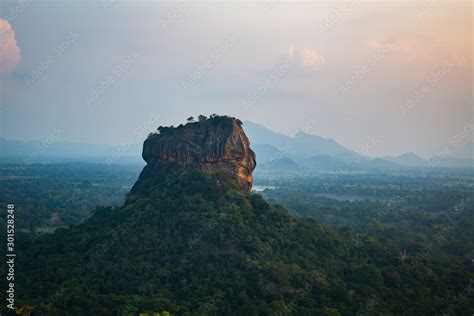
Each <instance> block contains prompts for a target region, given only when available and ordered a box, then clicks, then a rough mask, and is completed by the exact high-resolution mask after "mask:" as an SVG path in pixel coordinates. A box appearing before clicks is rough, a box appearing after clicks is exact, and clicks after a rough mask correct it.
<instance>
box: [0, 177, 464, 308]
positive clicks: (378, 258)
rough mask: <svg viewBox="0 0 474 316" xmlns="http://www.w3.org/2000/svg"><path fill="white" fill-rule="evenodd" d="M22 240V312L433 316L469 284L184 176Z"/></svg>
mask: <svg viewBox="0 0 474 316" xmlns="http://www.w3.org/2000/svg"><path fill="white" fill-rule="evenodd" d="M19 237H20V240H19V241H18V244H19V246H17V248H18V249H22V251H21V252H20V253H19V254H18V259H19V261H18V267H17V278H16V284H17V285H16V287H17V288H16V291H17V292H16V296H17V298H18V300H19V304H18V306H25V305H29V306H32V307H33V310H34V311H42V312H43V315H44V314H46V315H50V314H51V315H138V313H139V312H150V313H151V312H161V313H163V311H167V312H170V313H171V314H172V315H196V314H197V315H228V314H235V315H356V314H359V315H387V314H393V315H415V314H420V315H421V314H425V315H431V314H433V315H434V314H435V311H436V310H438V311H439V310H442V309H443V308H449V307H450V300H452V299H453V298H454V297H455V295H456V292H457V291H459V290H460V289H463V288H465V287H466V286H467V285H468V284H467V282H468V279H469V278H468V277H469V275H468V272H467V271H464V270H459V269H457V267H456V266H453V265H450V264H449V263H448V262H441V263H440V264H439V265H437V267H438V269H439V270H436V271H431V272H430V273H428V272H426V271H423V269H422V267H420V266H416V265H414V266H411V265H410V266H407V265H404V263H403V262H402V260H401V259H400V258H399V256H398V254H397V253H391V252H390V249H384V248H382V247H381V246H380V245H379V244H378V243H377V241H374V240H362V241H361V240H358V239H356V238H355V235H354V234H353V233H351V231H350V230H341V231H337V230H335V229H331V228H326V227H324V226H322V225H320V224H318V223H317V222H315V221H314V220H312V219H306V218H298V217H294V216H292V215H289V214H288V212H287V211H286V210H285V209H283V208H282V207H279V206H271V205H269V204H268V203H267V202H265V201H264V200H263V199H262V197H261V196H260V195H256V194H243V193H240V191H239V190H238V185H237V183H235V182H233V180H229V179H228V178H227V177H226V176H225V175H223V174H214V175H210V174H204V173H200V172H197V171H195V172H184V171H181V170H179V169H174V170H168V172H167V173H165V174H163V177H160V178H156V179H155V180H154V182H153V183H149V186H147V188H146V190H144V191H142V192H140V194H136V195H134V196H129V197H128V199H127V201H126V202H125V204H124V205H123V206H122V207H119V208H110V207H109V208H100V209H96V210H95V211H94V214H93V215H92V217H91V218H90V219H88V220H87V221H86V222H85V223H83V224H80V225H77V226H74V227H72V228H70V229H58V230H57V231H56V232H55V233H54V234H50V235H45V236H42V237H40V238H38V239H31V238H32V237H29V236H28V235H20V236H19ZM3 279H4V278H3ZM448 298H449V299H448ZM461 299H462V300H465V302H463V301H461V302H456V303H457V304H456V306H457V307H456V308H459V311H462V310H463V309H464V310H467V307H468V306H469V305H468V304H472V303H469V300H468V298H465V297H462V298H461ZM456 311H457V310H456Z"/></svg>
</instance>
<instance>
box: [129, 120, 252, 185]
mask: <svg viewBox="0 0 474 316" xmlns="http://www.w3.org/2000/svg"><path fill="white" fill-rule="evenodd" d="M142 156H143V159H144V160H145V161H146V162H147V166H145V168H144V169H143V171H142V173H141V174H140V177H139V179H138V181H137V183H136V184H135V186H134V187H133V188H132V193H134V192H137V191H139V190H140V189H139V188H140V185H141V182H143V181H145V180H147V179H149V178H152V177H157V176H160V173H161V172H166V171H164V170H165V169H166V167H167V166H169V165H178V166H181V167H184V168H185V169H187V170H192V169H198V170H201V171H203V172H225V173H227V174H229V175H230V176H231V177H233V178H235V179H237V180H238V181H239V183H240V185H241V188H242V191H243V192H249V191H250V190H251V189H252V181H253V179H252V172H253V170H254V169H255V166H256V160H255V153H254V152H253V151H252V149H250V142H249V140H248V138H247V136H246V135H245V133H244V131H243V129H242V127H241V126H240V124H238V123H237V120H236V119H233V118H230V117H214V118H211V119H208V120H205V121H203V122H195V123H189V124H186V125H184V126H180V127H177V128H165V129H163V130H162V131H161V133H160V134H154V135H150V136H149V137H148V138H147V139H146V140H145V142H144V144H143V153H142Z"/></svg>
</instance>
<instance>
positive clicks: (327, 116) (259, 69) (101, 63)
mask: <svg viewBox="0 0 474 316" xmlns="http://www.w3.org/2000/svg"><path fill="white" fill-rule="evenodd" d="M0 6H1V7H0V8H1V9H0V85H1V86H0V87H1V89H0V119H1V131H0V136H1V137H5V138H7V139H18V140H44V139H50V138H51V137H56V138H58V140H61V141H63V140H67V141H76V142H85V143H100V144H123V143H129V142H133V143H140V142H142V141H143V139H144V138H145V137H146V135H147V134H148V132H150V131H153V130H155V129H156V127H158V126H159V125H171V124H173V125H175V126H176V125H178V124H180V123H184V122H185V121H186V118H188V117H189V116H197V115H199V114H204V115H209V114H212V113H217V114H226V115H231V116H236V117H238V118H240V119H241V120H249V121H253V122H257V123H260V124H263V125H265V126H266V127H268V128H270V129H272V130H274V131H278V132H281V133H284V134H287V135H290V136H292V135H295V134H296V133H297V132H299V131H303V132H306V133H310V134H315V135H319V136H322V137H327V138H333V139H334V140H336V141H337V142H339V143H340V144H341V145H343V146H345V147H347V148H350V149H352V150H355V151H357V152H360V153H363V154H365V155H368V156H386V155H399V154H402V153H405V152H416V153H417V154H419V155H421V156H423V157H429V156H432V155H434V154H436V153H437V152H439V151H440V150H442V148H443V147H445V146H446V144H450V143H451V144H452V142H453V139H454V138H455V139H457V140H458V141H457V143H456V146H462V143H464V142H468V141H472V138H473V129H474V125H473V124H474V118H473V113H474V112H473V34H472V20H473V3H472V1H452V0H450V1H442V0H427V1H418V2H417V1H380V2H375V1H374V2H367V1H357V0H356V1H350V2H338V1H331V2H330V1H327V2H322V1H316V2H314V1H313V2H284V1H270V0H267V1H260V2H225V3H217V2H193V1H186V0H185V1H181V2H144V1H140V2H137V1H133V2H132V1H114V0H100V1H95V2H94V1H81V2H79V1H78V2H60V1H31V0H21V1H2V3H1V4H0ZM51 135H53V136H51ZM59 138H60V139H59ZM250 141H251V140H250ZM450 148H451V149H453V150H455V148H454V147H453V146H451V147H450Z"/></svg>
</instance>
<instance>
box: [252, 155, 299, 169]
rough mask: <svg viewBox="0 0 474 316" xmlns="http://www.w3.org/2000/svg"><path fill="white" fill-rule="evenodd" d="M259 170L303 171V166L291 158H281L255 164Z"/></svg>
mask: <svg viewBox="0 0 474 316" xmlns="http://www.w3.org/2000/svg"><path fill="white" fill-rule="evenodd" d="M257 167H258V168H259V170H278V171H280V172H281V171H292V172H293V171H303V170H304V168H303V167H302V166H301V165H299V164H297V163H296V162H294V161H293V160H291V159H290V158H282V159H276V160H272V161H270V162H268V163H265V164H261V165H258V166H257Z"/></svg>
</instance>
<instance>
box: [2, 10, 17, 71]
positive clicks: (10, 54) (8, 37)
mask: <svg viewBox="0 0 474 316" xmlns="http://www.w3.org/2000/svg"><path fill="white" fill-rule="evenodd" d="M20 52H21V51H20V48H19V47H18V45H17V43H16V39H15V32H14V31H13V29H12V27H11V25H10V23H8V21H7V20H4V19H0V75H8V74H9V73H11V72H12V71H13V69H14V68H15V67H16V65H18V63H19V62H20V59H21V55H20Z"/></svg>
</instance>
